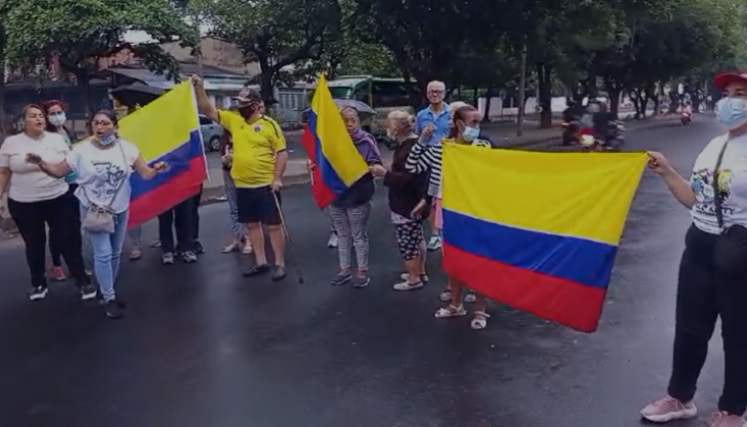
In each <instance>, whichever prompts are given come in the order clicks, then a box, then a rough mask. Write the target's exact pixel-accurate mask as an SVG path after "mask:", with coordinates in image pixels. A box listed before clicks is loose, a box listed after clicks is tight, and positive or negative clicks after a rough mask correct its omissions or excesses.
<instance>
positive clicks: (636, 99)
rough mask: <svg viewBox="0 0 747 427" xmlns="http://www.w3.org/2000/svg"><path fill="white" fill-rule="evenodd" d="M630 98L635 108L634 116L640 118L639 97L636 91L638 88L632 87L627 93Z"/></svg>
mask: <svg viewBox="0 0 747 427" xmlns="http://www.w3.org/2000/svg"><path fill="white" fill-rule="evenodd" d="M629 95H630V100H631V101H633V107H634V108H635V118H636V119H640V118H641V97H640V94H639V93H638V90H636V89H633V90H631V91H630V93H629Z"/></svg>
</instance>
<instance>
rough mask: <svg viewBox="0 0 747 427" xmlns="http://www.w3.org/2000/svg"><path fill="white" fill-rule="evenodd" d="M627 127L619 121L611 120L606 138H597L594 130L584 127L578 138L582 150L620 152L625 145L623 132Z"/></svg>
mask: <svg viewBox="0 0 747 427" xmlns="http://www.w3.org/2000/svg"><path fill="white" fill-rule="evenodd" d="M624 130H625V127H624V126H623V125H622V124H621V123H619V122H610V128H609V132H608V134H607V136H606V138H604V139H602V138H597V137H596V136H595V135H594V130H593V129H591V128H584V129H581V130H580V131H579V132H578V134H577V135H578V140H579V142H580V143H581V151H584V152H591V151H596V152H614V153H617V152H620V151H621V150H622V147H623V146H624V145H625V138H623V136H622V133H623V131H624Z"/></svg>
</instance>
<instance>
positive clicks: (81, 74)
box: [74, 70, 93, 117]
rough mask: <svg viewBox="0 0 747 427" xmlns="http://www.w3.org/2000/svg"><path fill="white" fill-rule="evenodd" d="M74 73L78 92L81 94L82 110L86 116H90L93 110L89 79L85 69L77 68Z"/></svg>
mask: <svg viewBox="0 0 747 427" xmlns="http://www.w3.org/2000/svg"><path fill="white" fill-rule="evenodd" d="M74 75H75V81H76V83H77V85H78V88H79V89H80V93H82V94H83V112H85V114H86V117H90V116H91V114H92V113H93V111H91V81H90V80H89V76H88V73H87V72H86V71H85V70H77V71H75V72H74Z"/></svg>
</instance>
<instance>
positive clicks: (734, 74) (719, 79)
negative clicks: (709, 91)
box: [713, 71, 747, 90]
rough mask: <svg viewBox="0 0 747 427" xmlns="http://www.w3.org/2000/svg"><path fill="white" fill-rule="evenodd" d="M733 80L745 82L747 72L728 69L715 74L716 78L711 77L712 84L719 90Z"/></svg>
mask: <svg viewBox="0 0 747 427" xmlns="http://www.w3.org/2000/svg"><path fill="white" fill-rule="evenodd" d="M734 82H742V83H745V84H747V73H743V72H739V71H728V72H725V73H721V74H719V75H717V76H716V78H715V79H713V84H714V86H716V87H717V88H718V89H719V90H725V89H726V87H727V86H729V85H730V84H732V83H734Z"/></svg>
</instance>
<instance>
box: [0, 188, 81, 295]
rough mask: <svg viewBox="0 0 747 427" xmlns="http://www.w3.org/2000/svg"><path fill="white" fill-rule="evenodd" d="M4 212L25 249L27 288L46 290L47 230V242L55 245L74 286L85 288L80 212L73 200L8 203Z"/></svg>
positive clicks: (65, 197) (11, 201)
mask: <svg viewBox="0 0 747 427" xmlns="http://www.w3.org/2000/svg"><path fill="white" fill-rule="evenodd" d="M8 211H10V216H11V217H12V218H13V221H15V223H16V225H17V226H18V231H19V233H21V237H22V238H23V242H24V243H25V245H26V262H27V263H28V267H29V272H30V273H31V285H32V286H34V287H37V286H41V287H46V286H47V279H46V274H45V270H46V266H45V263H46V262H45V261H46V258H47V230H46V227H49V240H50V241H52V242H55V244H57V245H59V249H60V253H61V254H62V257H63V258H64V259H65V263H66V264H67V266H68V268H69V269H70V274H71V275H72V276H73V277H74V278H75V281H76V284H77V285H78V286H83V285H86V284H88V281H89V279H88V276H87V275H86V270H85V266H84V265H83V254H82V246H83V240H82V237H81V233H80V212H79V211H78V204H77V202H76V200H75V198H73V197H71V195H70V194H64V195H62V196H60V197H57V198H55V199H51V200H42V201H39V202H30V203H25V202H17V201H15V200H13V199H10V198H9V199H8Z"/></svg>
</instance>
